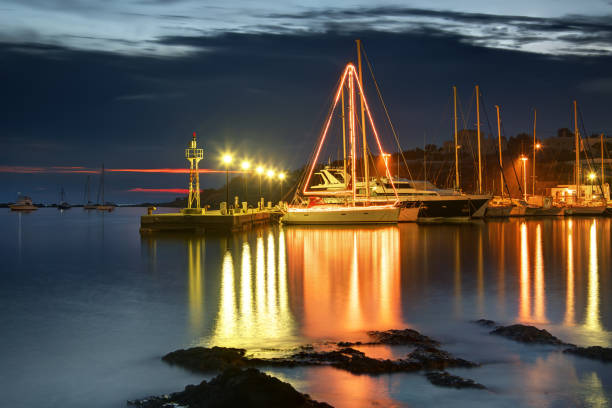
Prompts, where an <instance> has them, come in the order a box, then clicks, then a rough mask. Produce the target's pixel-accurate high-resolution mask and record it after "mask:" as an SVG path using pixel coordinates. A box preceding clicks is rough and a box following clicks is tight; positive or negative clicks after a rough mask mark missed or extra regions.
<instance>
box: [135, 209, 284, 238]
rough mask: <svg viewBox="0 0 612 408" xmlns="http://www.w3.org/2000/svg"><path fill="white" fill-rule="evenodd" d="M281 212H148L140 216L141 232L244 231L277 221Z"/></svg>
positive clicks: (254, 210)
mask: <svg viewBox="0 0 612 408" xmlns="http://www.w3.org/2000/svg"><path fill="white" fill-rule="evenodd" d="M279 217H280V213H279V212H277V211H274V210H256V209H253V210H248V211H247V212H243V211H240V212H236V213H235V214H225V215H223V214H221V211H210V210H209V211H206V212H205V213H203V214H183V213H170V214H147V215H143V216H141V217H140V233H141V234H150V233H154V232H161V231H186V232H197V233H204V232H207V231H211V232H212V231H215V232H218V231H223V232H231V231H242V230H246V229H249V228H251V227H252V226H254V225H261V224H267V223H271V222H277V221H278V219H279Z"/></svg>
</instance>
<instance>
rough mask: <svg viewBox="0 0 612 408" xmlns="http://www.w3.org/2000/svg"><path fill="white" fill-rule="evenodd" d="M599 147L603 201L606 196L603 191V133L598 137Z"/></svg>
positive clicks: (604, 176)
mask: <svg viewBox="0 0 612 408" xmlns="http://www.w3.org/2000/svg"><path fill="white" fill-rule="evenodd" d="M599 145H600V146H599V147H600V149H601V196H602V197H603V198H604V199H605V198H606V195H605V193H604V191H603V188H604V184H605V182H606V180H605V178H606V175H605V174H604V154H603V150H604V145H603V133H602V134H601V135H599Z"/></svg>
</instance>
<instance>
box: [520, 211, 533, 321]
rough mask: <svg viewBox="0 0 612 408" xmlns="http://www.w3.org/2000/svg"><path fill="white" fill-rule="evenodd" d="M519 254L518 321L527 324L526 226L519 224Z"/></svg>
mask: <svg viewBox="0 0 612 408" xmlns="http://www.w3.org/2000/svg"><path fill="white" fill-rule="evenodd" d="M520 242H521V254H520V257H521V258H520V277H519V320H520V321H521V322H528V321H530V320H531V299H530V297H529V292H530V291H529V284H530V282H529V280H530V279H529V250H528V246H527V224H526V223H524V222H523V223H521V234H520Z"/></svg>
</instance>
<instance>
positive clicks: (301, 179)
mask: <svg viewBox="0 0 612 408" xmlns="http://www.w3.org/2000/svg"><path fill="white" fill-rule="evenodd" d="M340 81H342V75H341V76H340V77H339V78H338V80H336V83H335V85H334V86H333V88H332V89H331V92H330V93H329V96H328V98H326V99H327V100H328V102H329V108H328V109H327V115H325V118H327V117H328V116H330V115H332V113H333V109H334V103H333V101H334V95H335V90H337V89H338V87H339V86H340ZM324 106H325V105H323V107H321V109H320V110H319V114H318V115H317V117H318V118H319V119H317V121H316V122H313V124H312V127H311V130H310V132H309V133H312V132H313V129H312V128H314V126H315V123H320V118H321V116H322V114H323V112H324V110H325V108H324ZM323 123H325V122H323ZM323 126H324V125H323ZM323 126H321V129H320V130H319V137H318V138H317V143H316V144H315V145H314V146H313V149H312V150H311V152H310V156H309V158H308V161H307V162H306V165H305V166H304V167H303V170H302V173H301V175H300V177H298V181H297V186H298V188H296V190H295V194H294V197H293V200H295V199H296V198H297V195H298V194H299V192H300V191H301V187H304V186H302V183H304V182H305V181H306V177H307V176H306V175H307V174H308V171H309V168H310V166H309V163H310V162H311V161H313V160H314V157H315V154H316V150H317V146H318V144H319V143H320V142H321V139H322V138H323V133H324V132H323ZM315 165H316V164H315Z"/></svg>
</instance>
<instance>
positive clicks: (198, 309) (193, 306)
mask: <svg viewBox="0 0 612 408" xmlns="http://www.w3.org/2000/svg"><path fill="white" fill-rule="evenodd" d="M187 251H188V254H187V257H188V260H189V264H188V268H189V325H190V327H191V330H192V331H193V332H194V334H200V331H201V329H202V323H203V320H202V319H203V317H204V303H203V302H202V284H203V280H202V259H201V254H202V241H200V240H189V241H188V243H187Z"/></svg>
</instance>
